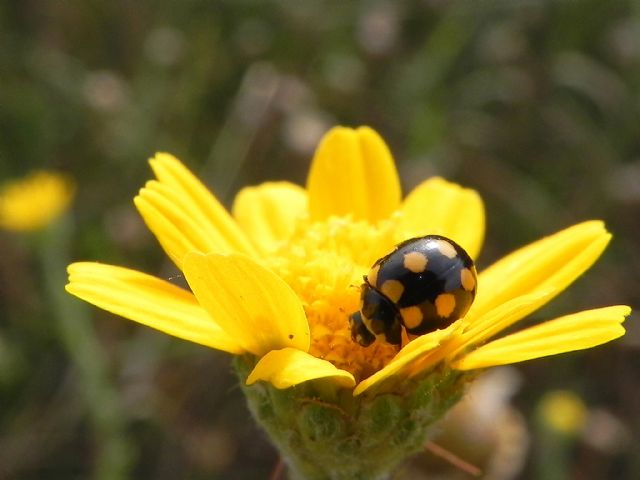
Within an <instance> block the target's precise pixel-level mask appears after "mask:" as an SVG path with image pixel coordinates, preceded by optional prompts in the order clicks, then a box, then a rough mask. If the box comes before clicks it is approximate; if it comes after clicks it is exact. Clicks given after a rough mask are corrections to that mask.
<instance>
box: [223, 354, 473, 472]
mask: <svg viewBox="0 0 640 480" xmlns="http://www.w3.org/2000/svg"><path fill="white" fill-rule="evenodd" d="M255 363H256V359H255V358H254V357H251V356H244V357H236V359H235V363H234V365H235V369H236V372H237V373H238V377H239V378H240V381H241V385H242V388H243V390H244V392H245V395H246V397H247V401H248V405H249V409H250V410H251V412H252V414H253V416H254V417H255V418H256V420H257V421H258V422H259V423H260V425H262V427H263V428H264V429H265V430H266V432H267V433H268V435H269V436H270V438H271V440H272V441H273V443H274V444H275V445H276V447H277V448H278V449H279V451H280V454H281V455H282V458H283V459H284V461H285V463H286V464H287V465H288V467H289V478H290V479H291V480H347V479H348V480H385V479H388V478H390V475H391V473H392V472H393V471H394V470H395V469H396V468H397V466H398V465H399V464H400V463H401V462H402V461H403V460H404V459H405V458H407V457H408V456H410V455H412V454H414V453H416V452H418V451H421V450H422V449H423V448H424V445H425V443H426V441H427V439H428V438H429V436H430V435H431V434H432V433H433V432H434V429H435V428H436V427H435V423H436V422H437V420H439V419H440V418H441V417H442V415H444V413H446V412H447V410H448V409H449V408H451V407H452V406H453V405H454V404H455V403H456V402H457V401H458V400H459V399H460V397H461V396H462V394H463V391H464V386H465V384H466V383H467V381H468V380H469V376H468V375H466V374H464V373H462V372H457V371H453V370H444V369H443V370H442V371H440V370H434V371H431V372H429V374H428V375H426V376H423V377H420V378H415V379H412V380H405V381H404V382H402V384H401V385H398V387H397V389H396V391H393V392H388V391H387V392H384V393H377V394H376V393H371V394H363V395H360V396H358V397H354V396H353V394H352V390H350V389H343V388H339V387H336V386H335V384H333V383H332V382H331V381H330V380H314V381H309V382H305V383H303V384H300V385H297V386H295V387H291V388H287V389H284V390H279V389H277V388H275V387H274V386H273V385H271V384H270V383H267V382H258V383H256V384H254V385H251V386H247V385H245V381H246V378H247V376H248V374H249V372H250V371H251V369H252V368H253V367H254V366H255Z"/></svg>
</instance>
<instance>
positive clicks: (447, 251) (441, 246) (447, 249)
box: [436, 240, 458, 258]
mask: <svg viewBox="0 0 640 480" xmlns="http://www.w3.org/2000/svg"><path fill="white" fill-rule="evenodd" d="M436 245H437V246H438V250H439V251H440V253H441V254H442V255H444V256H445V257H448V258H455V257H456V255H458V252H456V249H455V248H453V245H451V244H450V243H449V242H447V241H446V240H437V241H436Z"/></svg>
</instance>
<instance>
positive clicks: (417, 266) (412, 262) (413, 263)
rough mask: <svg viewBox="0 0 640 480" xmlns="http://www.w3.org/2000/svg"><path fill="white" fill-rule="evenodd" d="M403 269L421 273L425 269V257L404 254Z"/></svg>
mask: <svg viewBox="0 0 640 480" xmlns="http://www.w3.org/2000/svg"><path fill="white" fill-rule="evenodd" d="M404 268H406V269H407V270H411V271H412V272H413V273H422V272H424V271H425V269H426V268H427V257H425V255H424V254H423V253H420V252H409V253H405V254H404Z"/></svg>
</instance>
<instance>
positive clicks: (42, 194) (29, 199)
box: [0, 171, 74, 232]
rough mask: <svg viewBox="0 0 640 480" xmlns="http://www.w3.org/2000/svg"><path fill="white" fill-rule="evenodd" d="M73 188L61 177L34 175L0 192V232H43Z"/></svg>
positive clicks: (45, 172) (57, 174)
mask: <svg viewBox="0 0 640 480" xmlns="http://www.w3.org/2000/svg"><path fill="white" fill-rule="evenodd" d="M73 192H74V186H73V183H72V182H71V180H70V179H69V178H67V177H66V176H64V175H61V174H59V173H55V172H49V171H35V172H33V173H31V174H30V175H29V176H27V177H26V178H24V179H21V180H15V181H12V182H7V183H5V185H3V187H2V189H1V190H0V228H4V229H6V230H14V231H16V232H28V231H33V230H38V229H40V228H44V227H46V226H47V225H49V224H50V223H51V222H53V221H54V220H55V219H56V218H58V216H60V215H61V214H62V213H63V212H64V211H65V210H66V209H67V207H68V206H69V203H70V202H71V198H72V197H73Z"/></svg>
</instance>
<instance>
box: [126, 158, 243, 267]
mask: <svg viewBox="0 0 640 480" xmlns="http://www.w3.org/2000/svg"><path fill="white" fill-rule="evenodd" d="M149 163H150V164H151V168H152V169H153V171H154V173H155V174H156V177H157V178H158V181H157V182H153V181H152V182H148V183H147V185H146V186H145V188H143V189H141V190H140V194H139V195H138V196H137V197H136V198H135V199H134V202H135V204H136V206H137V207H138V210H140V213H141V215H142V217H143V218H144V220H145V222H146V223H147V225H148V226H149V229H150V230H151V231H152V232H153V233H154V235H155V236H156V237H157V238H158V240H159V241H160V244H161V245H162V246H163V248H165V250H167V253H168V254H169V256H170V257H171V258H172V259H173V260H174V261H177V262H178V266H179V261H180V259H181V258H182V256H184V254H185V253H186V252H187V251H189V250H188V248H192V247H195V248H196V249H197V250H199V251H202V252H203V253H209V252H217V253H230V252H238V253H244V254H247V255H255V249H254V247H253V245H252V244H251V242H250V241H249V240H248V239H247V238H246V236H245V235H244V233H243V232H242V230H241V229H240V227H239V226H238V225H237V224H236V222H235V221H234V220H233V218H232V217H231V215H230V214H229V213H228V212H227V211H226V210H225V208H224V207H223V206H222V205H221V204H220V203H219V202H218V200H216V198H215V197H214V196H213V195H212V194H211V192H209V190H207V188H206V187H205V186H204V185H203V184H202V182H200V180H198V179H197V178H196V177H195V176H194V175H193V174H192V173H191V172H190V171H189V170H188V169H187V168H186V167H185V166H184V165H183V164H182V163H180V161H178V160H177V159H176V158H175V157H173V156H171V155H169V154H167V153H158V154H156V156H155V158H152V159H151V160H149Z"/></svg>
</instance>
